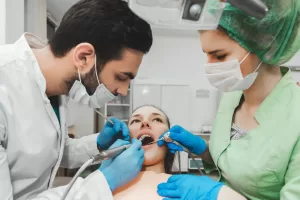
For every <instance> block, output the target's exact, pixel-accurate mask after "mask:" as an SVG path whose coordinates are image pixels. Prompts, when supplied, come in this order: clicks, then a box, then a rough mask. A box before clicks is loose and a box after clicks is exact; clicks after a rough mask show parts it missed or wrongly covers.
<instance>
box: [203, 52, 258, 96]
mask: <svg viewBox="0 0 300 200" xmlns="http://www.w3.org/2000/svg"><path fill="white" fill-rule="evenodd" d="M249 54H250V52H249V53H248V54H247V55H246V56H245V58H244V59H243V60H242V61H241V62H239V60H238V59H235V60H231V61H226V62H218V63H208V64H205V73H206V76H207V78H208V81H209V82H210V84H211V85H212V86H214V87H216V88H218V89H219V90H221V91H223V92H232V91H241V90H247V89H249V88H250V86H251V85H252V84H253V83H254V81H255V79H256V77H257V75H258V72H257V70H258V69H259V67H260V65H261V64H262V62H261V63H260V64H259V65H258V67H257V68H256V69H255V71H254V72H253V73H251V74H248V75H247V76H246V77H245V78H243V75H242V72H241V64H242V63H243V62H244V61H245V60H246V58H247V57H248V56H249Z"/></svg>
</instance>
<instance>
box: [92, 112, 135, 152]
mask: <svg viewBox="0 0 300 200" xmlns="http://www.w3.org/2000/svg"><path fill="white" fill-rule="evenodd" d="M110 119H111V121H112V122H113V123H114V124H111V123H110V122H109V121H107V122H106V123H105V125H104V128H103V129H102V130H101V132H100V133H99V135H98V137H97V144H98V145H99V146H100V147H101V148H102V149H108V148H109V147H110V146H111V145H112V144H113V143H114V142H115V141H116V140H117V139H118V138H121V137H123V139H124V140H126V141H129V140H130V136H129V129H128V127H127V125H126V124H125V123H124V122H122V121H121V120H119V119H117V118H113V117H112V118H110Z"/></svg>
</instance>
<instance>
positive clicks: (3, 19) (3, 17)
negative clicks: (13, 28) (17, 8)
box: [0, 1, 6, 45]
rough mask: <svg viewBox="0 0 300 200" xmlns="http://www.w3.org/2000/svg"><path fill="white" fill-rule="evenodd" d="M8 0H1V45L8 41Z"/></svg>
mask: <svg viewBox="0 0 300 200" xmlns="http://www.w3.org/2000/svg"><path fill="white" fill-rule="evenodd" d="M5 4H6V1H0V45H3V44H5V43H6V41H5V39H6V5H5Z"/></svg>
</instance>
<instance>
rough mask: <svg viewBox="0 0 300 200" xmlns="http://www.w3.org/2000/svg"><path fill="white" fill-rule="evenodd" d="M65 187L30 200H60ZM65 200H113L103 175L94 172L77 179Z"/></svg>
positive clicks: (53, 189)
mask: <svg viewBox="0 0 300 200" xmlns="http://www.w3.org/2000/svg"><path fill="white" fill-rule="evenodd" d="M66 188H67V186H62V187H57V188H52V189H49V190H46V191H45V192H43V193H41V194H39V195H38V196H37V197H36V198H34V199H32V200H60V198H61V197H62V195H63V193H64V191H65V189H66ZM66 200H113V196H112V193H111V191H110V188H109V185H108V184H107V181H106V179H105V177H104V176H103V174H102V173H101V172H100V171H99V170H96V171H95V172H93V173H92V174H90V175H89V176H88V177H86V178H85V179H82V178H78V179H77V180H76V182H75V183H74V185H73V187H72V188H71V190H70V191H69V194H68V196H67V197H66Z"/></svg>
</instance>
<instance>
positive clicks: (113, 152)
mask: <svg viewBox="0 0 300 200" xmlns="http://www.w3.org/2000/svg"><path fill="white" fill-rule="evenodd" d="M94 110H95V112H96V113H98V114H99V115H100V116H102V117H103V118H104V119H106V120H107V121H108V122H110V123H111V124H114V123H113V122H112V121H111V120H110V119H109V118H108V117H105V116H104V115H103V114H102V113H101V112H99V111H98V110H96V109H94ZM130 146H131V144H126V145H122V146H119V147H116V148H112V149H107V150H99V154H97V155H96V156H94V157H92V158H91V159H89V160H88V161H86V162H85V163H84V164H83V165H82V166H81V167H80V169H79V170H78V171H77V173H76V174H75V176H74V177H73V178H72V180H71V182H70V183H69V184H68V186H67V188H66V190H65V191H64V193H63V195H62V198H61V200H65V199H66V197H67V195H68V193H69V191H70V190H71V188H72V186H73V184H74V183H75V181H76V180H77V178H78V176H79V175H80V174H81V173H82V172H83V171H84V170H85V169H86V168H87V167H88V166H90V165H91V164H93V163H98V162H100V161H102V160H108V159H110V158H114V157H116V156H118V155H119V154H121V153H122V152H123V151H125V150H126V149H128V148H129V147H130Z"/></svg>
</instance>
